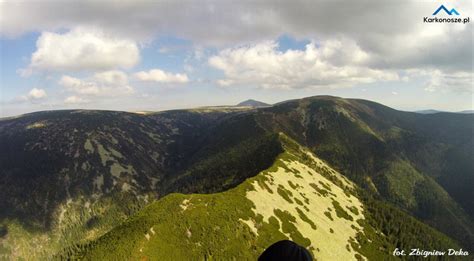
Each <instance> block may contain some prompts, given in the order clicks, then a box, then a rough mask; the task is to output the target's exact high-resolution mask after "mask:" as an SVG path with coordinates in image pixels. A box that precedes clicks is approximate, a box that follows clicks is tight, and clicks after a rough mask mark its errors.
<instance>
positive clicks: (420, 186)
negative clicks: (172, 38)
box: [0, 96, 474, 260]
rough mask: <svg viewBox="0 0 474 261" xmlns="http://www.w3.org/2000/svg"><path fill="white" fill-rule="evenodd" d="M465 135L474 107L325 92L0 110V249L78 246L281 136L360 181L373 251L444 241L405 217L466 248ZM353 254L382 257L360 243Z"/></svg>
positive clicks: (220, 175)
mask: <svg viewBox="0 0 474 261" xmlns="http://www.w3.org/2000/svg"><path fill="white" fill-rule="evenodd" d="M473 132H474V115H472V114H471V115H469V114H465V115H463V114H454V113H437V114H431V115H422V114H417V113H409V112H400V111H396V110H393V109H391V108H388V107H386V106H383V105H381V104H377V103H373V102H370V101H364V100H353V99H342V98H337V97H330V96H316V97H309V98H305V99H300V100H292V101H288V102H283V103H279V104H276V105H274V106H272V107H266V108H239V107H212V108H199V109H192V110H175V111H166V112H159V113H146V114H138V113H126V112H111V111H83V110H74V111H52V112H39V113H33V114H28V115H23V116H20V117H16V118H9V119H1V120H0V150H1V153H0V258H1V257H6V258H9V259H20V258H24V259H30V260H31V259H34V260H37V259H47V258H49V257H50V256H51V255H52V253H57V252H58V251H59V250H60V249H65V251H66V252H67V253H72V252H76V250H77V249H76V248H78V249H79V248H81V247H85V246H87V245H88V244H89V242H93V241H94V240H95V239H97V238H99V237H101V236H102V235H104V234H105V233H107V232H108V231H110V230H111V229H112V228H114V227H115V226H117V225H119V224H121V223H122V222H123V221H124V220H126V219H127V218H128V217H130V216H131V215H134V214H135V213H137V211H139V210H140V209H142V208H143V207H144V206H146V205H148V204H150V203H152V202H154V201H155V200H157V199H160V198H163V197H165V196H166V195H168V194H170V193H176V192H179V193H186V194H189V193H218V192H224V191H226V190H228V189H232V188H234V187H236V186H238V185H239V184H241V183H242V182H244V183H245V180H246V179H248V178H252V177H254V176H255V175H257V174H259V173H261V172H262V171H264V170H266V169H268V168H271V166H272V165H273V164H274V162H275V159H276V158H277V156H278V155H280V154H281V153H282V152H284V151H283V149H284V147H285V146H286V147H288V143H284V142H283V143H284V144H286V145H282V142H281V139H280V138H279V137H280V135H279V133H284V134H285V135H287V136H288V137H291V139H293V140H295V141H297V142H298V143H299V144H302V145H303V146H304V147H307V148H308V149H309V150H310V151H311V152H312V153H314V154H315V155H318V158H320V159H322V160H324V162H326V163H327V164H328V165H330V166H331V167H332V168H333V169H335V170H336V171H338V172H339V173H341V174H343V175H344V176H345V177H346V178H348V179H349V180H351V181H352V182H354V183H355V184H357V187H360V188H362V190H363V191H364V193H361V194H360V195H358V196H357V197H358V198H359V200H361V201H364V202H363V204H364V206H365V208H364V209H365V210H366V212H365V213H364V216H365V220H367V224H369V226H368V227H364V229H365V231H366V234H367V236H368V237H369V238H370V239H371V240H372V242H375V239H377V240H376V242H383V243H380V245H377V248H380V249H384V251H388V249H392V250H393V249H394V246H399V245H400V244H404V246H405V247H413V246H422V245H423V244H425V243H426V245H424V246H427V247H428V246H431V245H432V242H435V241H436V242H440V241H437V240H436V239H433V240H431V239H429V238H419V237H417V234H423V235H424V234H433V235H434V234H436V233H437V232H433V231H432V229H431V228H427V227H426V226H424V225H422V224H421V223H420V222H418V221H417V220H416V219H414V218H412V217H411V216H415V217H416V218H417V219H419V220H421V221H423V222H424V223H425V224H428V225H430V226H432V227H435V228H436V229H438V230H440V231H442V232H443V233H445V234H448V235H449V236H450V237H452V238H454V239H456V240H457V241H458V242H459V243H460V244H461V245H462V246H463V247H464V248H471V247H472V246H473V245H474V243H472V242H474V241H473V236H472V234H473V233H472V231H473V219H472V218H473V214H474V205H473V204H474V202H473V201H472V198H473V197H474V191H473V190H472V187H474V151H473V150H472V148H473V147H474V135H473ZM288 164H291V163H288ZM332 181H333V182H334V180H332ZM336 185H337V184H336ZM260 192H261V191H260ZM274 194H275V195H276V194H277V193H274ZM272 195H273V194H272ZM295 202H296V201H295ZM407 213H408V214H409V215H408V214H407ZM410 215H411V216H410ZM315 218H317V217H315ZM397 227H398V228H397ZM402 227H404V228H405V230H404V231H405V233H407V234H406V236H404V237H403V238H402V239H400V236H399V235H398V234H399V233H402V232H400V228H402ZM370 228H372V229H370ZM425 228H426V229H428V230H429V231H431V232H426V231H425ZM420 229H421V230H420ZM371 231H372V232H371ZM374 231H383V233H384V234H385V235H388V234H390V233H393V237H379V236H378V235H379V234H377V233H375V232H374ZM406 231H408V232H406ZM425 232H426V233H425ZM437 235H438V234H437ZM358 238H359V239H360V240H361V242H363V241H364V239H363V237H362V236H358ZM434 238H437V236H434ZM397 240H399V241H397ZM446 245H450V244H448V243H446ZM437 246H440V247H441V248H443V249H444V248H446V247H444V246H443V245H442V244H438V245H437ZM367 248H368V249H369V250H367V251H365V250H366V249H367ZM360 252H361V255H364V256H367V257H371V253H378V252H377V251H375V252H374V251H372V250H371V248H370V246H366V245H365V246H362V248H361V249H360Z"/></svg>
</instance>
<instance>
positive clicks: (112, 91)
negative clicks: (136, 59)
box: [58, 71, 134, 96]
mask: <svg viewBox="0 0 474 261" xmlns="http://www.w3.org/2000/svg"><path fill="white" fill-rule="evenodd" d="M58 83H59V84H60V85H61V86H63V87H64V88H66V90H68V91H70V92H73V93H76V94H81V95H88V96H118V95H129V94H132V93H134V89H133V87H131V86H130V85H129V84H128V76H127V74H125V73H124V72H122V71H105V72H100V73H96V74H94V76H93V77H90V78H87V79H79V78H75V77H72V76H68V75H63V76H62V77H61V79H60V80H59V82H58Z"/></svg>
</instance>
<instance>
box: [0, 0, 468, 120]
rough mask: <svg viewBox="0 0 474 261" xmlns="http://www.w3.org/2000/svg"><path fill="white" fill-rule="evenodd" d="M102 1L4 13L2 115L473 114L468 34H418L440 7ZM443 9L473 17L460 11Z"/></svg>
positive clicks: (431, 28) (10, 6)
mask: <svg viewBox="0 0 474 261" xmlns="http://www.w3.org/2000/svg"><path fill="white" fill-rule="evenodd" d="M36 4H37V3H36ZM111 4H112V3H111V2H109V1H103V2H102V1H99V2H97V3H96V4H92V3H91V2H81V3H77V2H69V1H64V2H61V1H46V2H45V3H44V4H42V5H38V6H35V2H31V3H29V4H28V3H26V2H20V3H18V2H17V3H14V2H9V1H6V2H2V3H0V14H1V15H0V17H1V18H0V23H1V24H2V27H1V29H0V30H1V31H0V48H1V63H0V68H1V70H0V117H4V116H12V115H18V114H22V113H27V112H33V111H39V110H51V109H73V108H83V109H110V110H126V111H142V110H152V111H156V110H166V109H175V108H191V107H198V106H206V105H231V104H236V103H238V102H240V101H242V100H246V99H249V98H252V99H257V100H261V101H264V102H268V103H276V102H280V101H283V100H287V99H294V98H301V97H307V96H312V95H335V96H341V97H347V98H362V99H369V100H373V101H376V102H380V103H383V104H385V105H388V106H391V107H394V108H397V109H401V110H418V109H428V108H430V109H439V110H448V111H460V110H467V109H472V108H473V95H472V93H473V81H472V79H473V78H472V77H473V70H472V57H473V56H472V52H473V50H472V37H471V36H472V24H424V23H423V22H422V17H423V16H430V15H431V14H432V9H433V8H434V9H436V8H437V5H438V4H437V3H436V2H435V1H433V2H428V1H420V2H417V1H397V2H396V3H395V2H394V1H380V3H379V2H377V3H373V4H371V5H370V6H369V7H367V8H366V9H364V10H360V12H364V13H360V12H359V13H354V12H352V11H351V10H355V9H351V8H350V7H351V5H353V3H352V2H342V1H337V3H329V2H328V1H315V2H313V3H311V4H310V5H308V4H307V3H305V2H300V1H295V2H294V3H291V4H290V3H286V2H270V1H258V2H253V3H249V2H244V3H233V2H227V1H219V2H214V1H207V2H205V3H204V4H198V3H197V2H196V3H194V2H189V3H187V5H183V4H177V3H171V2H150V1H131V2H123V3H122V4H121V5H115V6H114V8H111V6H110V5H111ZM446 5H449V6H453V7H456V9H457V10H458V11H459V12H460V13H461V16H463V15H464V16H466V15H468V14H470V13H472V6H470V5H469V1H465V2H454V1H451V2H447V3H446ZM354 8H356V7H354ZM328 9H331V10H337V11H335V12H325V11H324V10H328ZM50 10H63V12H62V13H61V14H57V13H51V11H50ZM357 10H358V9H357ZM441 15H442V14H441ZM23 17H29V19H22V18H23ZM380 17H384V19H388V20H385V21H379V20H377V19H380ZM397 19H398V20H397ZM374 21H376V22H374ZM377 21H378V22H377ZM387 21H398V22H397V24H395V23H393V22H387ZM364 24H365V26H364ZM446 34H448V35H450V39H446V37H441V36H444V35H446Z"/></svg>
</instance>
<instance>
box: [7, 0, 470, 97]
mask: <svg viewBox="0 0 474 261" xmlns="http://www.w3.org/2000/svg"><path fill="white" fill-rule="evenodd" d="M446 4H447V5H448V8H456V10H458V12H460V14H461V15H462V16H468V15H470V14H472V4H471V1H457V2H450V3H446ZM438 7H439V3H437V2H435V1H412V0H400V1H391V0H381V1H373V0H361V1H306V0H294V1H285V0H276V1H274V0H271V1H270V0H256V1H230V0H222V1H214V0H209V1H206V0H204V1H195V2H193V1H190V2H187V4H186V5H183V4H182V3H181V2H180V1H148V0H137V1H120V2H115V1H33V2H32V1H8V2H7V1H2V2H0V13H1V15H0V24H1V25H2V26H1V27H0V34H1V35H5V36H8V37H15V36H18V35H20V34H22V33H25V32H31V31H45V30H46V31H50V32H55V31H57V30H59V29H61V30H63V29H66V30H72V31H70V32H67V33H65V34H57V33H49V34H52V35H53V36H65V35H73V32H75V31H76V29H74V28H76V27H77V26H81V27H83V28H91V27H93V28H101V29H103V31H104V32H107V35H104V34H101V35H100V37H99V38H100V39H102V38H105V39H115V40H114V41H120V40H119V39H128V38H129V37H131V38H133V39H134V40H133V41H128V40H123V41H126V42H128V43H129V44H124V45H126V46H133V45H134V42H146V41H149V40H151V39H153V38H154V37H156V36H160V35H173V36H176V37H181V38H185V39H188V40H191V41H192V42H193V43H194V44H196V45H199V46H206V47H209V46H212V47H218V48H229V47H231V46H240V45H242V44H253V45H254V44H257V43H260V42H262V41H267V40H271V39H276V38H278V37H279V36H281V35H282V34H289V35H291V36H292V37H296V38H299V39H314V40H315V41H316V43H319V42H320V41H321V42H325V41H329V40H331V39H338V38H339V37H340V36H343V37H344V38H345V39H349V40H350V41H352V42H354V43H356V44H357V46H358V47H359V49H360V50H361V52H363V53H364V54H365V55H366V56H365V57H362V58H363V60H364V66H354V65H352V70H354V69H357V70H359V72H361V71H360V70H371V71H368V72H369V76H368V78H370V79H374V78H377V77H374V73H375V72H380V71H386V72H390V71H393V70H412V69H419V70H426V71H432V70H439V71H441V73H442V74H446V75H447V74H463V73H470V72H472V54H473V49H472V46H473V38H472V26H473V23H472V22H471V23H469V24H465V25H461V24H459V25H457V24H425V23H423V16H430V15H431V14H432V13H433V11H434V10H435V9H436V8H438ZM57 10H61V12H58V11H57ZM25 17H27V18H28V19H25ZM471 19H472V18H471ZM196 21H199V23H196ZM45 34H47V33H45ZM83 34H86V33H83ZM93 35H96V33H94V34H93ZM112 36H113V37H112ZM448 36H449V37H448ZM44 38H48V35H46V36H45V37H44ZM92 38H93V37H92ZM72 44H74V43H72ZM343 44H344V45H346V43H343ZM71 46H74V45H71ZM67 47H69V46H67ZM50 49H51V50H52V53H54V52H55V51H56V50H55V49H54V48H50ZM60 49H61V48H59V50H60ZM69 49H71V50H76V49H77V48H76V47H74V48H69ZM79 49H81V48H79ZM131 49H133V48H131ZM39 50H40V48H38V51H37V52H39ZM85 50H86V51H87V48H85ZM97 50H99V49H97ZM339 50H340V51H344V48H339ZM47 53H49V52H47ZM86 53H87V52H86ZM131 53H133V52H131ZM38 56H39V57H40V58H41V57H49V56H51V55H42V54H41V52H39V54H38ZM121 56H122V54H120V55H117V56H114V57H115V58H116V59H122V57H121ZM132 56H133V55H132ZM104 57H106V56H104ZM110 57H111V56H110ZM32 58H33V57H32ZM38 59H39V58H38ZM53 60H56V59H53ZM59 60H61V59H59ZM128 60H133V59H128ZM79 61H81V59H79ZM341 61H344V57H341ZM35 63H36V64H38V65H37V67H38V69H39V68H47V69H49V70H53V69H54V70H55V69H57V68H60V67H63V66H60V64H61V62H55V63H46V62H42V61H41V59H40V60H39V61H38V62H33V59H32V62H31V66H32V68H34V67H35V66H34V64H35ZM55 64H56V65H55ZM58 64H59V65H58ZM98 64H101V65H102V67H101V66H98V65H97V64H96V63H91V62H84V61H82V62H79V63H78V64H77V65H74V64H72V65H70V66H65V67H66V68H68V69H73V70H79V69H80V68H81V69H82V68H86V67H95V66H97V67H101V68H102V69H105V68H104V67H107V69H110V68H116V67H115V65H118V66H120V67H127V66H130V64H133V63H130V62H123V61H122V62H121V63H114V66H110V65H111V63H107V62H103V63H98ZM104 64H105V65H104ZM106 65H107V66H106ZM331 65H332V66H336V67H338V68H341V67H342V66H339V65H338V64H337V60H336V57H334V58H333V59H332V61H331ZM364 68H365V69H364ZM336 69H337V68H336ZM352 70H351V71H350V74H351V75H356V74H357V73H355V72H354V71H352ZM336 72H340V73H342V71H340V70H338V71H336ZM342 74H344V73H342ZM293 75H294V74H293ZM226 76H227V78H226V79H222V80H221V81H220V83H221V84H232V83H233V81H235V80H236V79H234V80H233V79H232V78H233V77H229V76H228V75H226ZM262 76H263V77H267V75H262ZM435 77H436V76H435ZM306 78H307V77H306ZM336 78H337V77H336ZM345 78H346V79H348V77H345ZM349 78H350V77H349ZM356 78H357V77H356ZM326 79H330V78H328V77H326ZM471 79H472V78H471ZM357 81H362V80H360V79H359V80H357V79H356V80H355V81H352V82H357ZM362 82H363V81H362ZM339 83H340V81H339ZM447 83H455V82H452V81H450V82H447ZM303 85H307V84H303ZM451 87H452V88H456V86H450V88H451ZM445 88H446V87H445Z"/></svg>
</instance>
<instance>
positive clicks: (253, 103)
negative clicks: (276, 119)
mask: <svg viewBox="0 0 474 261" xmlns="http://www.w3.org/2000/svg"><path fill="white" fill-rule="evenodd" d="M237 106H250V107H268V106H271V105H270V104H268V103H264V102H261V101H256V100H253V99H248V100H246V101H243V102H241V103H239V104H237Z"/></svg>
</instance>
